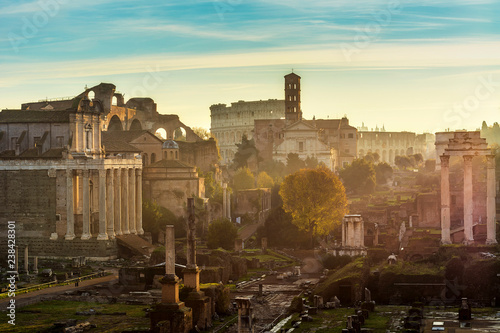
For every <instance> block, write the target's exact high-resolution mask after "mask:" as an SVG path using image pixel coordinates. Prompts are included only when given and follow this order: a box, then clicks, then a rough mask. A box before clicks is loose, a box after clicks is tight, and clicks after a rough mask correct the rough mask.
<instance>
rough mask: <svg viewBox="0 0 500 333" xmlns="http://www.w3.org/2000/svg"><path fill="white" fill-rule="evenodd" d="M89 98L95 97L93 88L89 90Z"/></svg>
mask: <svg viewBox="0 0 500 333" xmlns="http://www.w3.org/2000/svg"><path fill="white" fill-rule="evenodd" d="M87 98H88V99H90V100H93V99H95V92H94V91H93V90H89V91H88V92H87Z"/></svg>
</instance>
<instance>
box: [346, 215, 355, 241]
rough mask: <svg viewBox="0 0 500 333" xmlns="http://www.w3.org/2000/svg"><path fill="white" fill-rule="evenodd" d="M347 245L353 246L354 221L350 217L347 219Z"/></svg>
mask: <svg viewBox="0 0 500 333" xmlns="http://www.w3.org/2000/svg"><path fill="white" fill-rule="evenodd" d="M346 222H347V246H351V247H353V246H354V223H353V222H352V221H351V219H348V220H347V221H346Z"/></svg>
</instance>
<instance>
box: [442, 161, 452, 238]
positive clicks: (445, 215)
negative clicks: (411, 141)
mask: <svg viewBox="0 0 500 333" xmlns="http://www.w3.org/2000/svg"><path fill="white" fill-rule="evenodd" d="M439 157H440V159H441V244H451V237H450V156H446V155H441V156H439Z"/></svg>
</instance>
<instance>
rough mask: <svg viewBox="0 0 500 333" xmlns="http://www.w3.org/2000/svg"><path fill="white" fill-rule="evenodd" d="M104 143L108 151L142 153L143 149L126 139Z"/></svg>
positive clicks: (103, 141)
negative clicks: (127, 141)
mask: <svg viewBox="0 0 500 333" xmlns="http://www.w3.org/2000/svg"><path fill="white" fill-rule="evenodd" d="M102 144H103V146H104V149H105V150H106V152H107V153H121V152H123V153H129V152H131V153H140V152H141V150H140V149H138V148H136V147H134V146H132V145H131V144H128V143H126V142H125V141H105V140H102Z"/></svg>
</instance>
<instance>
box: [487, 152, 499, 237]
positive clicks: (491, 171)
mask: <svg viewBox="0 0 500 333" xmlns="http://www.w3.org/2000/svg"><path fill="white" fill-rule="evenodd" d="M486 158H487V169H486V244H488V245H493V244H497V239H496V206H495V205H496V204H495V201H496V179H495V155H488V156H487V157H486Z"/></svg>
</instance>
